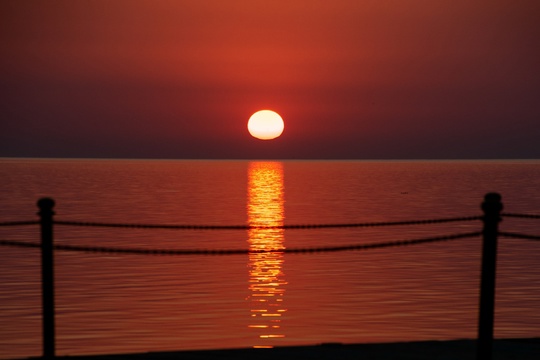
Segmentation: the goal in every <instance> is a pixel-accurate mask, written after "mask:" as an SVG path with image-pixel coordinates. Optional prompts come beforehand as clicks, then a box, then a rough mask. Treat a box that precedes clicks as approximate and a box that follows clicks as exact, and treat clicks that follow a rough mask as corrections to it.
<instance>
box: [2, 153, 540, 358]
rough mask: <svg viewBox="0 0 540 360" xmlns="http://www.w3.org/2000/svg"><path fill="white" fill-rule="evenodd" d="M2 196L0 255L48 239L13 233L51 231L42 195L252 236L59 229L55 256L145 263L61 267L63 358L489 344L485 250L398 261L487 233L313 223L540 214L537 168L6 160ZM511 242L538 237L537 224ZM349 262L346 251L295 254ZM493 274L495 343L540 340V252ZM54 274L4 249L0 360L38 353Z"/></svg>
mask: <svg viewBox="0 0 540 360" xmlns="http://www.w3.org/2000/svg"><path fill="white" fill-rule="evenodd" d="M0 181H1V184H2V186H1V188H0V204H1V205H0V225H2V226H0V240H2V241H17V242H32V243H39V241H40V232H39V225H24V226H22V225H21V226H3V225H4V224H5V223H8V222H12V221H34V220H38V216H37V212H38V208H37V206H36V202H37V201H38V200H39V199H40V198H43V197H50V198H52V199H54V201H55V207H54V211H55V215H54V217H55V220H57V221H71V222H82V223H84V222H86V223H88V222H90V223H117V224H147V225H164V224H169V225H194V226H195V225H196V226H201V225H203V226H210V227H212V226H218V227H219V226H222V225H226V226H231V225H238V228H232V229H217V230H216V229H204V228H203V229H201V228H195V229H153V228H140V227H125V228H113V227H96V226H92V227H90V226H76V225H60V224H56V225H55V226H54V242H55V244H56V245H69V246H79V247H100V248H104V249H111V248H113V249H114V248H122V249H124V248H125V249H138V250H140V253H117V252H106V251H103V252H89V251H69V250H65V249H64V250H61V249H58V250H56V251H55V254H54V262H55V267H54V276H55V306H56V353H57V355H82V354H115V353H134V352H148V351H171V350H188V349H189V350H191V349H224V348H244V347H260V348H267V347H274V346H289V345H313V344H321V343H374V342H397V341H415V340H447V339H463V338H469V339H471V338H475V337H476V336H477V326H478V308H479V284H480V267H481V248H482V238H481V236H474V237H467V238H460V239H453V240H447V241H438V242H432V243H420V244H411V245H402V246H393V245H395V242H399V241H402V240H415V239H424V238H430V237H438V236H446V235H454V234H461V233H468V232H477V231H481V229H482V221H481V220H478V219H473V220H463V221H456V222H448V223H430V222H427V223H425V224H417V225H399V226H398V225H394V226H376V227H374V226H371V227H344V228H341V227H329V228H327V227H318V226H315V225H321V224H363V223H379V222H399V221H412V220H431V219H441V218H462V217H465V218H467V217H476V216H480V215H482V210H481V203H482V202H483V198H484V196H485V194H487V193H489V192H498V193H499V194H500V195H501V196H502V202H503V204H504V210H503V211H504V212H505V213H517V214H540V161H539V160H489V161H486V160H474V161H461V160H460V161H450V160H446V161H420V160H418V161H315V160H313V161H299V160H298V161H297V160H286V161H277V160H276V161H254V160H242V161H240V160H227V161H223V160H220V161H214V160H96V159H84V160H82V159H14V158H3V159H0ZM246 225H251V226H252V227H251V228H248V229H246V228H245V226H246ZM281 225H286V226H287V225H309V226H305V227H299V228H285V229H283V227H282V226H281ZM260 226H263V227H260ZM264 226H274V227H273V228H264ZM500 229H501V231H505V232H514V233H520V234H528V235H535V236H538V235H540V220H539V219H534V218H515V217H503V220H502V222H501V223H500ZM379 243H388V244H389V246H384V247H361V246H360V245H366V244H379ZM336 246H350V250H348V251H306V252H298V253H294V252H287V250H291V249H306V248H309V249H319V250H324V249H327V248H329V247H336ZM154 249H161V250H170V253H171V254H166V255H156V254H152V251H151V250H154ZM142 250H144V251H142ZM146 250H148V251H146ZM176 250H198V251H199V252H198V253H195V254H191V255H178V254H176V255H175V254H174V251H176ZM232 250H239V251H237V252H236V253H235V252H234V251H232ZM242 250H243V251H242ZM259 250H275V251H273V252H260V251H259ZM231 251H232V253H231ZM216 253H217V254H216ZM497 259H498V262H497V283H496V286H497V288H496V306H495V330H494V333H495V337H496V338H521V337H538V336H540V261H539V259H540V242H539V241H537V240H529V239H519V238H507V237H501V238H499V240H498V258H497ZM40 261H41V260H40V251H39V249H38V248H29V247H19V246H6V245H5V244H4V245H2V246H0V358H2V359H8V358H24V357H31V356H39V355H41V351H42V343H41V339H42V330H41V329H42V328H41V326H42V325H41V324H42V322H41V321H42V320H41V273H40V271H41V270H40V269H41V268H40V264H41V263H40Z"/></svg>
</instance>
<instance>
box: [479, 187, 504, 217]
mask: <svg viewBox="0 0 540 360" xmlns="http://www.w3.org/2000/svg"><path fill="white" fill-rule="evenodd" d="M502 209H503V204H502V202H501V195H500V194H499V193H494V192H492V193H487V194H486V196H484V202H483V203H482V210H483V211H484V213H485V214H486V215H487V214H490V215H492V214H499V213H500V212H501V211H502Z"/></svg>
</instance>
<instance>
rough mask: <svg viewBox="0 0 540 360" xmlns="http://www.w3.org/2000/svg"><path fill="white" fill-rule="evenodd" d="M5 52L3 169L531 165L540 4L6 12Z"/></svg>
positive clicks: (25, 8)
mask: <svg viewBox="0 0 540 360" xmlns="http://www.w3.org/2000/svg"><path fill="white" fill-rule="evenodd" d="M0 51H1V57H0V92H1V98H0V109H1V123H0V156H3V157H17V156H25V157H113V158H276V159H285V158H293V159H294V158H357V159H381V158H389V159H401V158H416V159H418V158H420V159H424V158H540V1H538V0H508V1H500V0H491V1H474V0H440V1H439V0H424V1H420V0H414V1H410V0H394V1H386V0H374V1H364V0H350V1H349V0H336V1H327V0H325V1H316V0H309V1H298V0H296V1H295V0H288V1H280V0H273V1H258V0H242V1H240V0H230V1H222V0H216V1H205V0H193V1H177V0H168V1H167V0H148V1H138V0H125V1H119V0H100V1H97V0H95V1H92V0H88V1H84V0H77V1H72V0H65V1H56V0H51V1H28V0H26V1H20V0H15V1H8V0H1V1H0ZM260 109H272V110H275V111H277V112H278V113H280V114H281V115H282V117H283V119H284V120H285V131H284V133H283V135H282V136H281V137H280V138H279V139H277V140H272V141H262V140H257V139H254V138H252V137H251V136H250V135H249V133H248V132H247V128H246V124H247V121H248V119H249V117H250V115H251V114H252V113H253V112H255V111H257V110H260Z"/></svg>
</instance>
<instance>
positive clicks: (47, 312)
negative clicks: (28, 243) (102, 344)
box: [37, 198, 55, 359]
mask: <svg viewBox="0 0 540 360" xmlns="http://www.w3.org/2000/svg"><path fill="white" fill-rule="evenodd" d="M37 205H38V207H39V209H40V211H39V213H38V215H39V216H40V217H41V221H40V223H41V291H42V294H41V296H42V306H43V319H42V322H43V358H44V359H54V357H55V325H54V257H53V215H54V211H53V207H54V200H53V199H49V198H43V199H40V200H39V201H38V203H37Z"/></svg>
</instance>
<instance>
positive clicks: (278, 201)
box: [247, 162, 287, 348]
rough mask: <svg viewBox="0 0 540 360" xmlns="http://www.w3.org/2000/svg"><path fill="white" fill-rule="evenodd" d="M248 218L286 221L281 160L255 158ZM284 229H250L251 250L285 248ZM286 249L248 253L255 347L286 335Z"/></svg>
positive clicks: (260, 222)
mask: <svg viewBox="0 0 540 360" xmlns="http://www.w3.org/2000/svg"><path fill="white" fill-rule="evenodd" d="M248 179H249V182H248V205H247V213H248V222H249V224H250V225H254V226H276V225H283V219H284V217H285V215H284V206H283V202H284V196H283V193H284V190H283V167H282V164H281V163H279V162H252V163H250V164H249V170H248ZM283 240H284V234H283V229H251V230H250V231H249V238H248V242H249V248H250V250H283V249H285V246H284V245H283ZM283 261H284V259H283V252H281V251H275V252H271V253H257V252H251V253H250V254H249V293H250V295H249V297H248V301H249V302H250V308H251V321H250V324H249V325H248V327H249V328H250V329H251V330H252V331H253V332H255V333H256V334H257V337H258V341H257V343H256V344H255V345H254V346H253V347H255V348H269V347H273V346H274V345H275V344H276V341H275V340H276V339H281V338H284V337H285V334H284V332H283V329H282V324H281V322H282V319H283V315H284V313H285V312H286V311H287V309H286V308H285V306H284V304H283V298H284V295H285V285H286V284H287V282H286V281H285V276H284V274H283V270H282V265H283Z"/></svg>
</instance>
